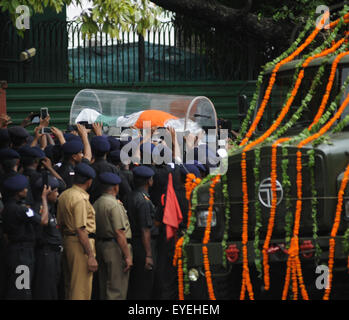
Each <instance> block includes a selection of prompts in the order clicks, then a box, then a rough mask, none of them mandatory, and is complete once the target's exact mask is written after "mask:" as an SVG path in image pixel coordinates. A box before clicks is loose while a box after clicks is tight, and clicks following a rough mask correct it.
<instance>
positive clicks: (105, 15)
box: [0, 0, 163, 38]
mask: <svg viewBox="0 0 349 320" xmlns="http://www.w3.org/2000/svg"><path fill="white" fill-rule="evenodd" d="M70 4H74V5H75V6H77V7H80V8H82V9H83V12H82V14H81V16H80V17H79V19H80V20H81V21H82V32H83V33H84V34H88V35H91V34H94V33H96V32H97V31H101V32H105V33H107V34H109V35H110V36H111V37H114V38H115V37H118V35H119V32H120V31H127V30H129V28H130V26H136V28H137V31H138V33H144V32H145V31H146V30H147V29H149V28H150V27H151V26H153V25H157V24H158V23H159V19H158V18H159V16H160V14H161V13H162V12H163V10H162V9H161V8H160V7H158V6H155V5H153V4H152V3H150V2H149V1H148V0H91V1H90V4H89V7H88V8H85V7H83V5H84V4H83V3H82V1H81V0H1V1H0V11H2V12H8V13H9V15H10V18H11V20H12V21H13V23H15V21H16V18H17V17H18V16H19V14H18V13H16V8H17V7H18V6H19V5H26V6H28V7H29V9H30V11H31V15H33V14H36V13H43V12H44V9H45V8H51V9H54V10H56V12H57V13H58V12H61V11H62V9H63V8H65V6H68V5H70Z"/></svg>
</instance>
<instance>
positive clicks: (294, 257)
mask: <svg viewBox="0 0 349 320" xmlns="http://www.w3.org/2000/svg"><path fill="white" fill-rule="evenodd" d="M348 103H349V94H348V95H347V97H346V98H345V100H344V101H343V103H342V105H341V106H340V108H339V109H338V111H337V112H336V113H335V115H334V116H333V117H332V118H331V119H330V120H329V121H328V122H327V123H326V124H325V125H324V126H323V127H322V128H321V129H320V130H319V131H318V132H317V133H315V134H313V135H311V136H309V137H308V138H306V139H304V140H302V141H301V142H300V143H299V144H298V146H297V148H298V151H297V198H298V199H297V204H296V213H295V222H294V229H293V237H292V240H291V246H290V254H289V258H288V259H290V260H291V263H290V264H289V265H288V266H289V267H291V268H292V269H293V268H296V271H297V275H298V279H299V283H300V284H303V277H302V273H301V268H300V261H299V245H298V234H299V227H300V216H301V211H302V153H301V151H300V149H301V148H302V147H303V146H305V145H306V144H308V143H310V142H312V141H314V140H315V139H317V138H319V137H320V136H322V135H323V134H325V133H326V132H327V131H328V130H329V129H330V128H331V126H332V125H333V124H334V122H335V121H337V120H338V119H339V117H340V116H341V114H342V113H343V111H344V110H345V108H346V107H347V105H348ZM291 252H292V254H291ZM291 271H292V270H291ZM292 272H294V271H292ZM287 273H288V270H287V271H286V275H287ZM285 286H286V281H285ZM292 289H293V288H292ZM286 291H287V288H285V287H284V292H286ZM301 292H302V295H303V299H306V298H307V293H306V290H305V287H304V285H302V286H301Z"/></svg>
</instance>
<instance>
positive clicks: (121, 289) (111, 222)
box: [93, 193, 132, 300]
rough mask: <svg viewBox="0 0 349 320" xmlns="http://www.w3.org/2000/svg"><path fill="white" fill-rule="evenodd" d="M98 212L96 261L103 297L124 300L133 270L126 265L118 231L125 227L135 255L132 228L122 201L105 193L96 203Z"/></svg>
mask: <svg viewBox="0 0 349 320" xmlns="http://www.w3.org/2000/svg"><path fill="white" fill-rule="evenodd" d="M93 207H94V209H95V211H96V228H97V229H96V236H97V245H96V247H97V260H98V265H99V268H98V276H99V288H100V299H102V300H125V299H126V296H127V290H128V280H129V274H130V271H127V272H124V268H125V267H126V264H125V261H124V258H123V253H122V250H121V248H120V246H119V244H118V242H117V240H116V233H115V230H124V232H125V236H126V239H127V241H128V243H129V244H128V246H129V249H130V252H131V255H132V248H131V244H130V242H131V241H130V240H131V228H130V223H129V220H128V217H127V213H126V210H125V208H124V206H123V205H122V203H121V202H120V201H119V200H116V198H115V197H114V196H112V195H110V194H107V193H104V194H102V196H100V197H99V198H98V200H97V201H96V202H95V203H94V205H93Z"/></svg>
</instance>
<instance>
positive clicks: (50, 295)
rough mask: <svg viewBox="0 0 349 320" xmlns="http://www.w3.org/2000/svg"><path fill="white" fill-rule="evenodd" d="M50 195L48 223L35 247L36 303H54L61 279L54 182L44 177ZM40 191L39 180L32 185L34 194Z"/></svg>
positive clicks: (56, 185) (36, 207)
mask: <svg viewBox="0 0 349 320" xmlns="http://www.w3.org/2000/svg"><path fill="white" fill-rule="evenodd" d="M48 185H49V186H50V188H51V192H50V193H48V194H47V204H48V221H47V224H44V225H40V226H39V227H38V228H37V229H36V230H37V243H36V247H35V273H34V282H33V298H34V299H39V300H57V299H58V285H59V281H60V276H61V253H62V249H63V247H62V235H61V232H60V231H59V229H58V227H57V220H56V202H57V198H58V188H59V186H60V183H59V181H58V179H56V178H54V177H52V176H48ZM43 188H44V182H43V179H42V178H41V177H40V178H39V179H38V180H37V181H36V183H35V189H34V191H35V194H41V193H42V190H43ZM41 207H42V201H41V199H36V201H35V205H34V211H35V212H40V210H41Z"/></svg>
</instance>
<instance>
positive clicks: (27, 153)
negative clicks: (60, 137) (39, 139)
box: [18, 145, 45, 159]
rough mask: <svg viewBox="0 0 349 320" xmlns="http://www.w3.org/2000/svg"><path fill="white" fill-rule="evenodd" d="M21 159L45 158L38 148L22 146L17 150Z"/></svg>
mask: <svg viewBox="0 0 349 320" xmlns="http://www.w3.org/2000/svg"><path fill="white" fill-rule="evenodd" d="M18 152H19V154H20V155H21V157H29V158H39V159H43V158H45V153H44V152H43V151H42V150H41V149H40V148H38V147H30V146H28V145H24V146H23V147H20V148H19V149H18Z"/></svg>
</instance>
